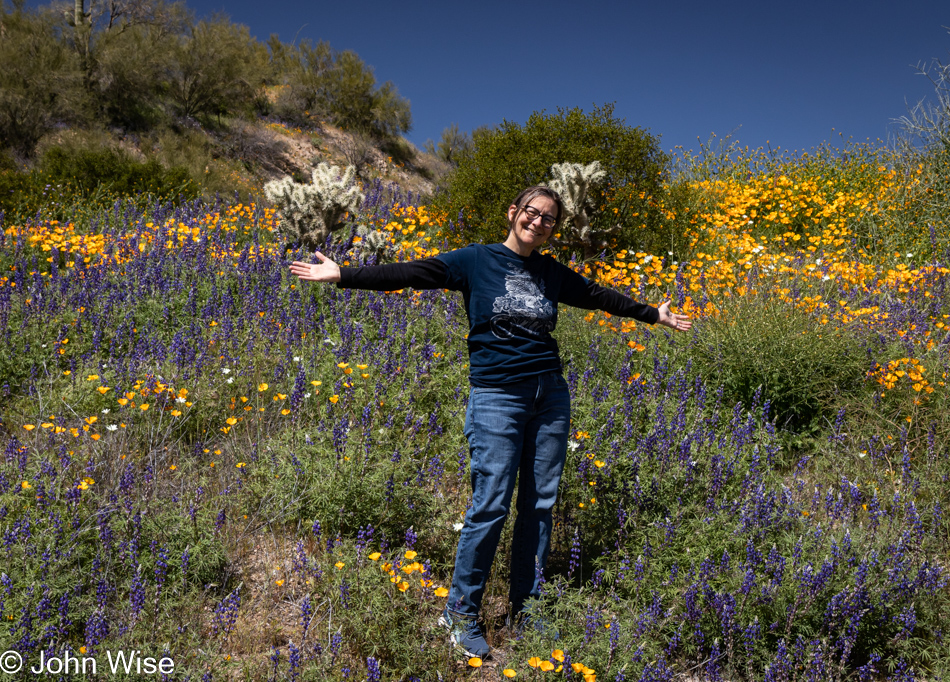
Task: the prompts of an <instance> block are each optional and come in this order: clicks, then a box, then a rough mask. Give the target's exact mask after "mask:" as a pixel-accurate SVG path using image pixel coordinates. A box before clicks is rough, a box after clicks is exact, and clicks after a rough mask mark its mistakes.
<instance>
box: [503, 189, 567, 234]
mask: <svg viewBox="0 0 950 682" xmlns="http://www.w3.org/2000/svg"><path fill="white" fill-rule="evenodd" d="M537 197H547V198H548V199H550V200H551V201H553V202H554V203H555V204H557V221H556V222H555V223H554V230H555V231H556V230H557V229H558V228H559V227H560V226H561V221H562V220H563V219H564V201H563V200H562V199H561V195H560V194H558V193H557V192H555V191H554V190H553V189H551V188H550V187H542V186H540V185H535V186H534V187H528V188H526V189H523V190H521V193H520V194H519V195H518V196H517V197H515V200H514V201H512V202H511V205H512V206H515V207H516V208H517V209H518V210H517V211H516V212H515V217H514V218H513V219H512V220H510V221H508V229H509V230H511V229H512V228H513V227H514V226H515V220H517V219H518V214H519V213H521V211H522V210H523V209H524V207H525V206H527V205H528V202H530V201H531V200H532V199H536V198H537Z"/></svg>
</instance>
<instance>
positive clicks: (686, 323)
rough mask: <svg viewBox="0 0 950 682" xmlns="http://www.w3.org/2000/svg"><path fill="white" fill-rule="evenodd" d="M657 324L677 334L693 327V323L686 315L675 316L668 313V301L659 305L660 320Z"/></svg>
mask: <svg viewBox="0 0 950 682" xmlns="http://www.w3.org/2000/svg"><path fill="white" fill-rule="evenodd" d="M657 322H658V323H659V324H662V325H665V326H667V327H669V328H670V329H675V330H676V331H679V332H685V331H689V328H690V327H692V326H693V321H692V320H691V319H689V318H688V317H687V316H686V315H677V314H676V313H671V312H670V302H669V301H663V303H661V304H660V319H658V320H657Z"/></svg>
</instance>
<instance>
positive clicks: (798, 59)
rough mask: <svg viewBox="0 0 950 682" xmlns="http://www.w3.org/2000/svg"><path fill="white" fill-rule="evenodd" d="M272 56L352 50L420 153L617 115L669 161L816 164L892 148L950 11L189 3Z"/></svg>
mask: <svg viewBox="0 0 950 682" xmlns="http://www.w3.org/2000/svg"><path fill="white" fill-rule="evenodd" d="M187 4H188V6H189V7H191V8H192V9H193V10H194V11H195V12H196V13H197V14H198V16H199V17H207V16H208V15H210V14H211V13H213V12H223V13H225V14H226V15H228V16H229V17H230V18H231V20H232V21H234V22H236V23H241V24H244V25H246V26H248V27H249V28H250V30H251V33H252V34H253V35H255V36H256V37H257V38H259V39H261V40H266V39H267V38H268V36H269V35H270V34H272V33H276V34H278V35H279V36H280V38H281V40H283V41H285V42H292V41H294V40H295V39H296V40H300V39H303V38H309V39H310V40H312V41H317V40H326V41H328V42H329V43H330V44H331V45H332V46H333V47H334V48H336V49H338V50H343V49H351V50H354V51H355V52H357V53H358V54H359V55H360V57H361V58H362V59H363V60H364V61H365V62H366V63H367V64H369V65H371V66H373V67H374V69H375V74H376V77H377V80H378V81H379V82H380V83H381V82H383V81H386V80H391V81H393V83H395V84H396V86H397V88H398V89H399V92H400V94H402V95H403V96H404V97H407V98H408V99H409V100H410V102H411V104H412V116H413V129H412V131H411V132H410V133H409V135H408V137H409V139H410V140H411V141H413V142H414V143H416V144H417V145H420V146H421V145H422V144H423V143H424V142H425V141H426V139H429V138H431V139H434V140H438V138H439V136H440V134H441V132H442V129H443V128H445V127H446V126H448V125H450V124H451V123H457V124H458V125H459V127H460V128H461V129H462V130H471V129H474V128H475V127H477V126H481V125H491V124H496V123H499V122H501V121H502V120H503V119H507V120H510V121H516V122H519V123H521V122H524V121H525V120H526V119H527V118H528V116H530V114H531V112H533V111H536V110H541V109H545V110H547V111H549V112H553V111H555V110H556V109H557V108H558V107H575V106H576V107H582V108H583V109H585V110H589V109H590V108H591V107H592V105H594V104H603V103H606V102H615V103H616V112H615V113H616V115H618V116H619V117H622V118H624V119H626V122H627V123H628V124H629V125H635V126H641V127H644V128H647V129H648V130H649V131H650V132H651V133H653V134H656V135H659V136H660V144H661V147H662V148H663V149H665V150H670V149H672V148H673V147H674V146H677V145H682V146H684V147H686V148H692V149H696V148H697V139H698V138H700V139H702V140H703V141H705V140H707V139H708V138H709V136H710V134H712V133H715V134H716V135H718V136H719V137H723V136H725V135H728V134H730V133H733V134H734V137H736V138H738V140H739V141H740V142H741V143H742V144H743V145H749V146H750V147H758V146H762V145H765V144H766V141H769V142H770V144H771V146H772V147H773V148H775V147H781V148H782V149H789V150H808V149H811V148H813V147H815V146H817V145H818V144H820V143H821V142H822V141H830V142H832V143H834V144H839V145H840V137H839V134H843V135H844V137H845V138H849V137H850V138H853V139H854V140H856V141H864V140H866V139H870V140H871V141H875V140H877V139H883V140H886V139H887V138H888V136H889V135H892V134H893V133H895V132H896V131H897V127H896V125H895V124H894V123H893V119H896V118H898V117H900V116H901V115H903V114H905V113H906V111H907V104H908V103H914V102H916V101H917V100H919V99H921V98H923V97H927V96H928V95H932V92H933V88H932V86H931V85H930V84H929V82H928V81H927V80H926V79H925V78H924V77H922V76H919V75H916V73H915V70H914V65H916V64H918V63H921V64H925V63H929V62H930V60H932V59H933V58H939V59H941V60H942V61H943V62H944V63H946V62H947V61H950V33H948V31H947V28H946V27H950V2H948V0H900V1H886V2H885V1H882V0H824V1H820V2H819V1H815V0H800V1H799V2H775V1H774V0H736V1H730V0H721V1H719V2H713V1H710V0H660V1H659V2H657V1H655V0H650V1H649V2H644V1H642V0H632V1H627V2H607V1H604V0H574V1H573V2H565V1H563V0H552V1H550V2H547V3H537V2H532V3H524V2H517V0H511V1H509V2H502V1H497V0H481V1H476V2H465V3H460V2H420V1H415V0H407V1H403V2H393V1H392V0H388V1H386V2H380V1H379V0H364V1H362V2H358V1H356V2H354V1H348V0H336V1H335V2H326V1H318V2H293V1H291V0H269V1H268V2H260V1H259V0H255V1H253V2H252V1H251V0H188V1H187Z"/></svg>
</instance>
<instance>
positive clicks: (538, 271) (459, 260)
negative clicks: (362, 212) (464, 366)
mask: <svg viewBox="0 0 950 682" xmlns="http://www.w3.org/2000/svg"><path fill="white" fill-rule="evenodd" d="M337 286H339V287H343V288H354V289H372V290H376V291H393V290H396V289H403V288H406V287H412V288H414V289H449V290H452V291H461V292H462V294H463V296H464V298H465V310H466V312H467V313H468V319H469V335H468V349H469V356H470V359H471V363H470V364H471V381H472V384H473V385H475V386H496V385H503V384H506V383H510V382H512V381H518V380H520V379H523V378H527V377H530V376H534V375H537V374H542V373H544V372H549V371H560V370H561V360H560V355H559V352H558V347H557V341H555V340H554V338H553V337H552V336H551V331H553V329H554V327H555V325H556V324H557V304H558V303H565V304H567V305H570V306H574V307H576V308H584V309H587V310H603V311H605V312H607V313H610V314H611V315H617V316H618V317H632V318H634V319H636V320H640V321H641V322H646V323H648V324H655V323H656V322H657V320H658V319H659V311H658V310H657V309H656V308H654V307H652V306H649V305H646V304H643V303H637V302H636V301H634V300H633V299H631V298H629V297H628V296H624V295H623V294H621V293H619V292H617V291H614V290H612V289H607V288H605V287H602V286H600V285H599V284H596V283H595V282H592V281H591V280H589V279H587V278H586V277H583V276H582V275H579V274H577V273H576V272H574V271H573V270H571V269H570V268H568V267H566V266H565V265H562V264H561V263H558V262H557V261H556V260H554V259H553V258H551V257H550V256H542V255H540V254H538V253H537V252H532V253H531V255H530V256H527V257H523V256H520V255H518V254H516V253H515V252H513V251H511V250H510V249H508V248H507V247H506V246H504V245H503V244H491V245H487V246H486V245H481V244H473V245H471V246H468V247H466V248H464V249H458V250H457V251H450V252H448V253H444V254H440V255H438V256H436V257H435V258H427V259H424V260H418V261H411V262H408V263H391V264H387V265H377V266H368V267H361V268H341V269H340V282H339V284H338V285H337Z"/></svg>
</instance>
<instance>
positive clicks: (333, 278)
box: [290, 251, 340, 282]
mask: <svg viewBox="0 0 950 682" xmlns="http://www.w3.org/2000/svg"><path fill="white" fill-rule="evenodd" d="M314 255H315V256H316V257H317V258H319V259H320V262H319V263H304V262H303V261H299V260H295V261H294V262H293V263H291V264H290V274H292V275H296V276H297V277H298V278H300V279H301V280H303V281H304V282H339V281H340V266H339V265H337V264H336V263H334V262H333V261H332V260H330V259H329V258H327V257H326V256H324V255H323V254H322V253H320V252H319V251H315V252H314Z"/></svg>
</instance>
